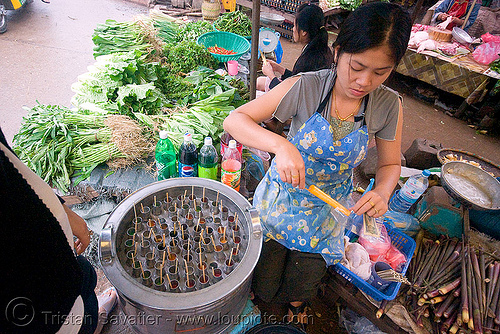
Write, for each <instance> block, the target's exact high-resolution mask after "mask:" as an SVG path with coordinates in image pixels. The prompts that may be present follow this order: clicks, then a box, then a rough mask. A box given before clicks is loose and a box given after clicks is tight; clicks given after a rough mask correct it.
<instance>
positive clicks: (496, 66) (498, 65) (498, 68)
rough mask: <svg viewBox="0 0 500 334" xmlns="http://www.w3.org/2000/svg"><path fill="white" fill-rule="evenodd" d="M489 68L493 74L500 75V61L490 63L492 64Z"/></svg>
mask: <svg viewBox="0 0 500 334" xmlns="http://www.w3.org/2000/svg"><path fill="white" fill-rule="evenodd" d="M490 68H491V69H492V70H493V71H495V72H497V73H500V59H497V60H495V61H494V62H492V63H491V64H490Z"/></svg>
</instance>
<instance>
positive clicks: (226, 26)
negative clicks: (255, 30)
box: [214, 10, 252, 37]
mask: <svg viewBox="0 0 500 334" xmlns="http://www.w3.org/2000/svg"><path fill="white" fill-rule="evenodd" d="M214 28H215V29H217V30H219V31H227V32H232V33H233V34H237V35H240V36H243V37H248V36H251V35H252V22H251V21H250V19H249V18H248V16H246V15H245V14H243V12H241V11H239V10H235V11H234V12H228V13H224V14H222V15H221V16H220V17H219V18H218V19H217V20H215V21H214Z"/></svg>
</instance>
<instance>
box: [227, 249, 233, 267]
mask: <svg viewBox="0 0 500 334" xmlns="http://www.w3.org/2000/svg"><path fill="white" fill-rule="evenodd" d="M232 258H233V252H232V251H231V255H229V262H228V263H229V265H231V260H232Z"/></svg>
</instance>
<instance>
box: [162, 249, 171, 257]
mask: <svg viewBox="0 0 500 334" xmlns="http://www.w3.org/2000/svg"><path fill="white" fill-rule="evenodd" d="M167 253H168V258H169V259H170V258H171V256H170V255H171V254H170V246H167ZM163 254H165V253H163Z"/></svg>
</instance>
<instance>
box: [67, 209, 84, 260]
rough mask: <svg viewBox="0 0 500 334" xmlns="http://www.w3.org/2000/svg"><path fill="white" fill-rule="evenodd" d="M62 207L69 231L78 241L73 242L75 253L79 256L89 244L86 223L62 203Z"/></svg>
mask: <svg viewBox="0 0 500 334" xmlns="http://www.w3.org/2000/svg"><path fill="white" fill-rule="evenodd" d="M62 206H63V208H64V211H65V212H66V214H67V215H68V220H69V225H70V226H71V231H73V235H74V236H75V237H77V238H78V240H76V241H75V249H76V253H77V254H78V255H80V254H81V253H83V251H84V250H85V249H86V248H87V246H88V245H89V244H90V232H89V230H88V228H87V223H86V222H85V220H83V218H82V217H80V216H79V215H77V214H76V213H75V212H73V210H71V209H70V208H69V207H68V206H67V205H66V204H64V203H63V204H62Z"/></svg>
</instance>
